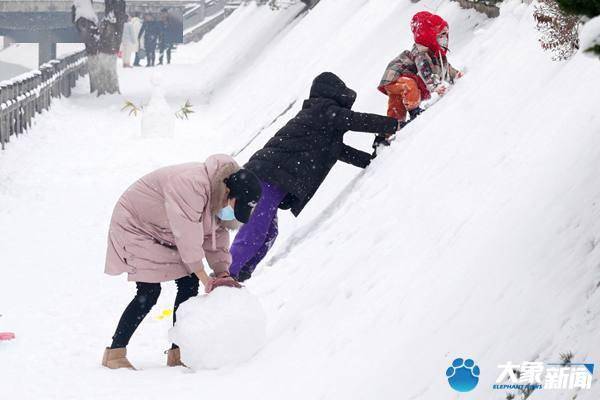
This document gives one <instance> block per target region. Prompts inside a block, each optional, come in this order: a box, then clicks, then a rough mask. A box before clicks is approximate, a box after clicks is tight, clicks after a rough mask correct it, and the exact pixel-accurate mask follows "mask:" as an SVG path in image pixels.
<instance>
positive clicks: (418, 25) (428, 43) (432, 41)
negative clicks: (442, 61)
mask: <svg viewBox="0 0 600 400" xmlns="http://www.w3.org/2000/svg"><path fill="white" fill-rule="evenodd" d="M447 27H448V23H447V22H446V21H444V19H443V18H442V17H440V16H439V15H435V14H432V13H430V12H428V11H421V12H418V13H416V14H415V15H414V16H413V17H412V20H411V21H410V29H411V30H412V33H413V35H414V37H415V43H418V44H420V45H422V46H425V47H427V48H429V49H430V50H431V51H433V52H434V53H436V54H437V53H438V52H440V53H442V54H444V55H445V54H446V50H447V49H445V48H443V47H441V46H440V45H439V43H438V42H437V35H439V34H440V32H441V31H442V30H443V29H444V28H447Z"/></svg>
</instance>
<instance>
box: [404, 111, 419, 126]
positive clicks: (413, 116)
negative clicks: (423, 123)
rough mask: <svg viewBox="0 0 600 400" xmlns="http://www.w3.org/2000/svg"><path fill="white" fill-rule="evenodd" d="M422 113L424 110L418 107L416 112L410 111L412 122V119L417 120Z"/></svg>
mask: <svg viewBox="0 0 600 400" xmlns="http://www.w3.org/2000/svg"><path fill="white" fill-rule="evenodd" d="M422 112H423V109H422V108H421V107H417V108H415V109H414V110H409V111H408V114H409V115H410V119H411V120H412V119H415V118H417V117H418V116H419V115H420V114H421V113H422ZM405 125H406V124H405Z"/></svg>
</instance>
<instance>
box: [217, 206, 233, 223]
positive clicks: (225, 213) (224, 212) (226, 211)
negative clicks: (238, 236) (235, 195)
mask: <svg viewBox="0 0 600 400" xmlns="http://www.w3.org/2000/svg"><path fill="white" fill-rule="evenodd" d="M217 217H219V219H220V220H221V221H233V220H234V219H235V211H234V210H233V207H231V206H230V205H227V206H226V207H223V208H221V209H220V210H219V213H218V214H217Z"/></svg>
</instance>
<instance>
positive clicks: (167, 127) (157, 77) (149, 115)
mask: <svg viewBox="0 0 600 400" xmlns="http://www.w3.org/2000/svg"><path fill="white" fill-rule="evenodd" d="M162 81H163V79H162V75H161V74H160V73H159V72H158V71H157V72H155V73H154V74H153V75H152V79H151V82H152V85H153V89H152V96H151V97H150V101H149V102H148V104H147V105H146V106H145V107H144V109H143V110H142V137H144V138H168V137H173V134H174V132H175V115H174V114H173V111H171V108H170V107H169V103H167V100H166V99H165V93H164V89H163V84H162Z"/></svg>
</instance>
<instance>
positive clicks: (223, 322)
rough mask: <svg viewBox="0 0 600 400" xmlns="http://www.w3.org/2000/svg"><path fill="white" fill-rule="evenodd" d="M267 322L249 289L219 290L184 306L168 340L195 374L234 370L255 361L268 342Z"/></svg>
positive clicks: (191, 300)
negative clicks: (202, 371) (226, 368)
mask: <svg viewBox="0 0 600 400" xmlns="http://www.w3.org/2000/svg"><path fill="white" fill-rule="evenodd" d="M266 327H267V319H266V316H265V312H264V310H263V308H262V306H261V304H260V301H259V300H258V298H256V297H255V296H253V295H252V294H250V293H249V292H248V291H247V290H246V289H235V288H233V289H232V288H222V287H221V288H216V289H215V290H214V291H213V292H212V293H211V294H210V295H202V296H198V297H195V298H192V299H190V300H189V301H186V302H185V303H183V304H182V305H181V306H180V307H179V309H178V310H177V323H176V324H175V326H174V327H173V328H171V330H170V331H169V339H170V340H171V341H173V343H177V345H178V346H179V347H180V348H181V358H182V361H183V362H184V363H185V364H186V365H187V366H188V367H190V368H192V369H194V370H200V369H218V368H223V367H227V366H235V365H238V364H241V363H243V362H245V361H247V360H249V359H251V358H252V356H254V355H255V354H256V353H257V352H258V351H259V350H260V349H261V348H262V347H263V346H264V345H265V341H266Z"/></svg>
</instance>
